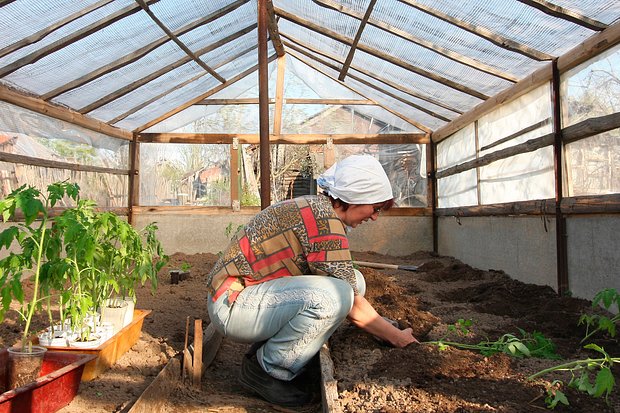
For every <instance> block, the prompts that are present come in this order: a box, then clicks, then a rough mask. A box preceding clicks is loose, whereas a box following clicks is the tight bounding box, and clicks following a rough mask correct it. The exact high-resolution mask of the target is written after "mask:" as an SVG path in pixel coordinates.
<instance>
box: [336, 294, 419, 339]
mask: <svg viewBox="0 0 620 413" xmlns="http://www.w3.org/2000/svg"><path fill="white" fill-rule="evenodd" d="M348 318H349V320H350V321H351V322H352V323H353V324H354V325H356V326H357V327H359V328H361V329H363V330H364V331H366V332H368V333H370V334H372V335H374V336H376V337H378V338H380V339H382V340H384V341H387V342H388V343H390V344H391V345H393V346H394V347H398V348H402V347H406V346H408V345H409V344H411V343H417V342H418V340H417V339H416V338H415V337H414V336H413V330H412V329H411V328H406V329H404V330H401V329H399V328H398V327H395V326H394V325H392V324H391V323H390V322H389V321H387V320H386V319H385V318H383V317H381V316H380V315H379V313H377V311H376V310H375V309H374V307H373V306H372V305H371V304H370V303H369V302H368V300H366V299H365V298H364V297H363V296H361V295H356V296H355V298H354V299H353V307H352V308H351V311H349V315H348Z"/></svg>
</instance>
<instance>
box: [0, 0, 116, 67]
mask: <svg viewBox="0 0 620 413" xmlns="http://www.w3.org/2000/svg"><path fill="white" fill-rule="evenodd" d="M112 1H113V0H100V1H98V2H97V3H94V4H91V5H90V6H88V7H85V8H83V9H82V10H80V11H77V12H75V13H73V14H70V15H69V16H66V17H65V18H64V19H61V20H58V21H57V22H55V23H53V24H52V25H50V26H48V27H46V28H44V29H41V30H39V31H38V32H36V33H32V34H31V35H28V36H26V37H24V38H23V39H21V40H20V41H17V42H15V43H13V44H10V45H8V46H6V47H4V48H2V49H1V50H0V58H2V57H4V56H6V55H8V54H10V53H13V52H14V51H16V50H19V49H21V48H23V47H26V46H28V45H31V44H34V43H36V42H38V41H40V40H41V39H43V38H45V37H46V36H48V35H49V34H51V33H53V32H55V31H56V30H58V29H60V28H61V27H64V26H66V25H67V24H69V23H71V22H72V21H75V20H77V19H79V18H81V17H83V16H86V15H87V14H88V13H90V12H92V11H93V10H97V9H99V8H101V7H103V6H105V5H106V4H108V3H110V2H112Z"/></svg>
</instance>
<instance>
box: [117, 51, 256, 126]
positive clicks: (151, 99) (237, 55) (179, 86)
mask: <svg viewBox="0 0 620 413" xmlns="http://www.w3.org/2000/svg"><path fill="white" fill-rule="evenodd" d="M256 47H257V46H251V47H248V48H246V49H245V50H242V51H241V52H239V53H235V54H234V55H232V56H230V57H229V58H228V59H226V60H224V61H223V62H221V63H219V64H218V65H217V66H215V68H216V69H217V68H219V67H222V66H224V65H225V64H227V63H230V62H232V61H233V60H236V59H237V58H239V57H241V56H243V55H244V54H246V53H249V52H251V51H252V50H255V49H256ZM204 75H206V73H200V74H198V75H196V76H193V77H192V78H190V79H188V80H186V81H184V82H181V83H180V84H178V85H175V86H173V87H171V88H170V89H167V90H165V91H163V92H162V93H160V94H158V95H156V96H153V97H152V98H150V99H148V100H146V101H144V102H142V103H141V104H139V105H138V106H135V107H133V108H131V109H129V110H128V111H126V112H124V113H122V114H120V115H119V116H117V117H115V118H114V119H112V120H111V121H110V122H109V123H110V124H112V125H113V124H115V123H117V122H120V121H121V120H123V119H125V118H126V117H127V116H129V115H132V114H133V113H136V112H137V111H139V110H140V109H143V108H145V107H147V106H148V105H150V104H151V103H153V102H156V101H158V100H159V99H161V98H163V97H164V96H166V95H168V94H170V93H172V92H174V91H175V90H177V89H180V88H182V87H184V86H187V85H189V84H190V83H192V82H194V81H196V80H198V79H200V78H201V77H203V76H204Z"/></svg>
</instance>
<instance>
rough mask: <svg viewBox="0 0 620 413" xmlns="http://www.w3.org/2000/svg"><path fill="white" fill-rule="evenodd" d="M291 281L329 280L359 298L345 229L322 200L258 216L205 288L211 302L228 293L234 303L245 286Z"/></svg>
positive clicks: (304, 200) (287, 204)
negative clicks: (344, 285)
mask: <svg viewBox="0 0 620 413" xmlns="http://www.w3.org/2000/svg"><path fill="white" fill-rule="evenodd" d="M295 275H330V276H333V277H336V278H340V279H342V280H345V281H347V282H348V283H349V284H351V286H352V287H353V290H354V291H355V292H356V293H357V291H356V284H355V274H354V272H353V262H352V261H351V253H350V251H349V240H348V238H347V236H346V233H345V229H344V225H343V223H342V221H341V220H340V219H339V218H338V217H337V216H336V213H335V212H334V208H333V207H332V204H331V202H330V200H329V198H327V197H326V196H324V195H315V196H303V197H300V198H295V199H291V200H287V201H282V202H279V203H277V204H274V205H271V206H270V207H268V208H266V209H264V210H263V211H261V212H259V213H258V214H257V215H256V216H255V217H254V218H252V219H251V220H250V222H248V224H247V225H246V226H245V227H244V228H243V229H242V230H240V231H239V232H238V233H237V234H236V235H235V237H234V238H233V239H232V241H231V243H230V245H229V246H228V247H227V249H226V251H225V252H224V253H223V254H222V256H221V257H220V259H219V260H218V261H217V262H216V264H215V266H214V267H213V269H212V270H211V272H210V273H209V276H208V279H207V283H208V290H209V295H210V296H211V297H212V299H213V300H214V301H215V300H216V299H217V298H218V297H219V296H220V295H221V294H223V293H224V292H226V291H228V293H229V301H230V302H233V301H234V300H235V299H236V297H237V295H238V294H239V292H240V291H241V290H243V288H245V287H247V286H250V285H253V284H258V283H261V282H265V281H268V280H272V279H275V278H279V277H286V276H295Z"/></svg>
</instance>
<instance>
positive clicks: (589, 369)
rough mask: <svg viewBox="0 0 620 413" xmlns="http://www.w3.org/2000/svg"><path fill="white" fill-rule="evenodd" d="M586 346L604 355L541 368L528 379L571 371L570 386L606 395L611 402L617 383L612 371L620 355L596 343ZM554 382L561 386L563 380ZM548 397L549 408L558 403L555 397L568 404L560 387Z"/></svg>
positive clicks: (589, 392)
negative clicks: (611, 354) (612, 355)
mask: <svg viewBox="0 0 620 413" xmlns="http://www.w3.org/2000/svg"><path fill="white" fill-rule="evenodd" d="M584 348H586V349H590V350H594V351H597V352H598V353H600V354H601V355H602V356H603V357H600V358H596V359H591V358H587V359H585V360H576V361H571V362H569V363H564V364H559V365H557V366H553V367H549V368H548V369H544V370H541V371H539V372H538V373H535V374H533V375H531V376H529V377H528V380H534V379H536V378H538V377H541V376H543V375H545V374H549V373H553V372H558V371H569V372H570V373H571V380H570V382H569V383H568V386H569V387H572V388H574V389H577V390H579V391H582V392H585V393H588V394H589V395H590V396H593V397H601V396H603V395H605V401H606V402H607V403H608V404H609V395H610V393H611V392H612V391H613V389H614V386H615V383H616V381H615V379H614V376H613V373H612V367H613V365H614V364H620V357H611V356H610V355H609V354H607V352H605V350H604V349H603V348H602V347H600V346H597V345H596V344H587V345H585V346H584ZM554 383H555V384H556V385H558V387H559V386H560V385H561V383H562V382H561V381H559V380H554V381H553V382H552V385H553V384H554ZM547 393H548V394H549V390H547ZM547 399H548V400H549V402H547V407H549V408H553V407H555V406H556V405H557V401H555V399H558V400H559V401H560V402H561V403H564V404H568V400H565V401H562V399H566V396H565V395H564V393H562V392H561V391H560V390H559V389H558V388H556V389H555V393H554V395H553V398H550V397H547ZM547 399H546V401H547ZM554 401H555V403H554Z"/></svg>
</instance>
